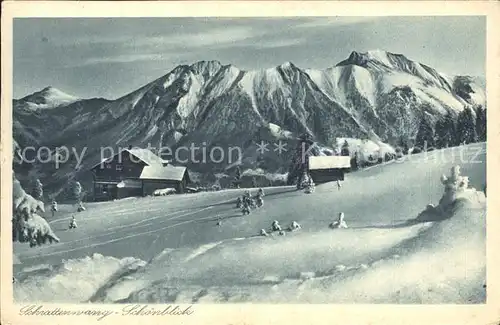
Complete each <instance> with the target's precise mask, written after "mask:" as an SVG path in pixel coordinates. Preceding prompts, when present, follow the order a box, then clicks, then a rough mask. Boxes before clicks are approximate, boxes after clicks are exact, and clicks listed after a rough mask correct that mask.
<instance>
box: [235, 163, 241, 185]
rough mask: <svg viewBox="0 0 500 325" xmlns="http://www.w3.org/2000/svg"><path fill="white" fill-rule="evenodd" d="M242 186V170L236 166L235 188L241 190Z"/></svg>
mask: <svg viewBox="0 0 500 325" xmlns="http://www.w3.org/2000/svg"><path fill="white" fill-rule="evenodd" d="M240 185H241V170H240V166H236V172H235V173H234V187H236V188H240Z"/></svg>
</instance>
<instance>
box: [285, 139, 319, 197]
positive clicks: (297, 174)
mask: <svg viewBox="0 0 500 325" xmlns="http://www.w3.org/2000/svg"><path fill="white" fill-rule="evenodd" d="M313 144H314V141H313V139H312V137H311V136H310V135H309V134H307V133H306V134H303V135H301V136H300V137H299V139H298V142H297V148H296V149H295V152H294V154H293V157H292V161H291V164H290V167H289V168H288V177H287V184H288V185H293V184H297V187H298V188H299V187H300V184H301V183H302V178H303V175H304V172H307V171H308V170H309V156H311V153H310V148H311V146H312V145H313Z"/></svg>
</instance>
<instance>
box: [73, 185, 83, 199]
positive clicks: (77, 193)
mask: <svg viewBox="0 0 500 325" xmlns="http://www.w3.org/2000/svg"><path fill="white" fill-rule="evenodd" d="M73 198H74V199H75V200H76V204H80V203H81V201H82V185H81V184H80V182H75V183H74V184H73Z"/></svg>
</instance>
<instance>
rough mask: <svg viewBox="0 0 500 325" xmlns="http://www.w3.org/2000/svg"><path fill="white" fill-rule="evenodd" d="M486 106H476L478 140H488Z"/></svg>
mask: <svg viewBox="0 0 500 325" xmlns="http://www.w3.org/2000/svg"><path fill="white" fill-rule="evenodd" d="M486 125H487V123H486V108H484V109H483V107H482V106H478V107H477V108H476V134H477V139H478V141H481V142H483V141H486V133H487V132H486Z"/></svg>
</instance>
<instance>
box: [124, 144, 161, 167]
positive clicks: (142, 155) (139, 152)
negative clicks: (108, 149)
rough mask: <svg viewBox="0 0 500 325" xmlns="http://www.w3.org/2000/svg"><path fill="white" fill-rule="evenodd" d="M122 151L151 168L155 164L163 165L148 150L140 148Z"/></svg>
mask: <svg viewBox="0 0 500 325" xmlns="http://www.w3.org/2000/svg"><path fill="white" fill-rule="evenodd" d="M123 151H128V152H130V153H131V154H132V155H134V156H136V157H137V158H139V159H140V160H142V161H144V162H145V163H146V164H148V165H149V166H153V165H156V164H160V165H162V164H163V159H161V158H160V157H158V156H157V155H156V154H154V153H153V152H152V151H151V150H149V149H142V148H132V149H124V150H122V152H123Z"/></svg>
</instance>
